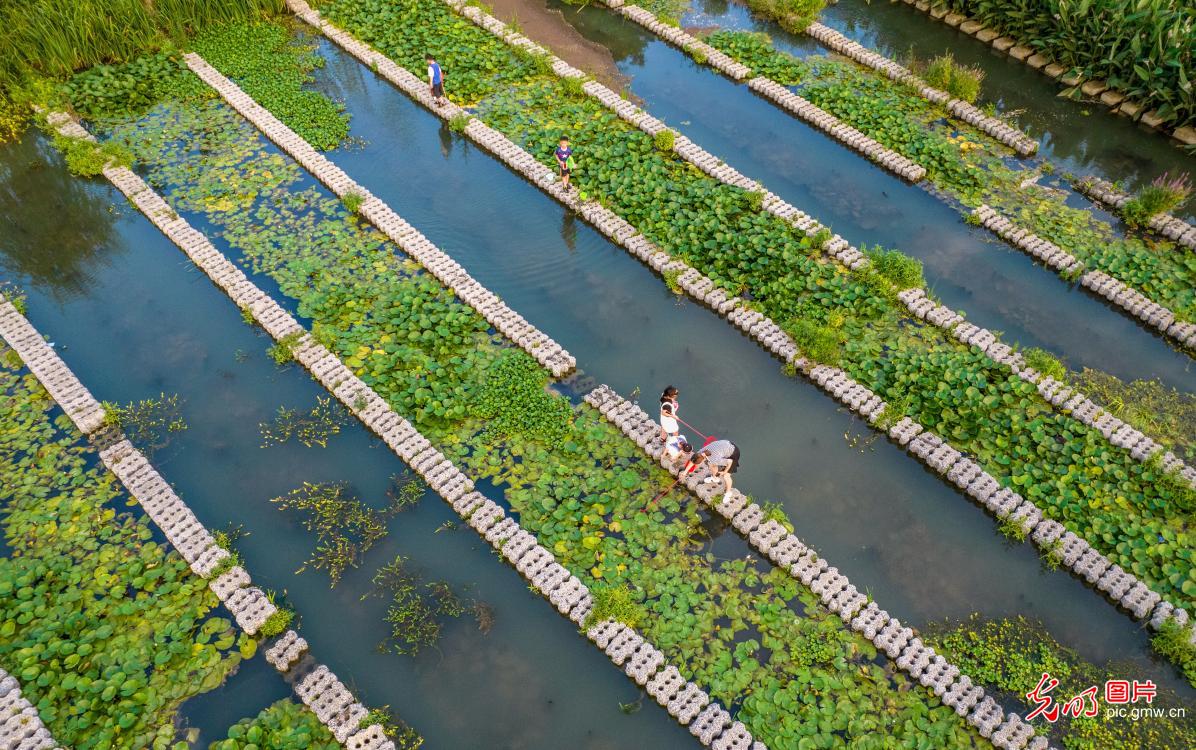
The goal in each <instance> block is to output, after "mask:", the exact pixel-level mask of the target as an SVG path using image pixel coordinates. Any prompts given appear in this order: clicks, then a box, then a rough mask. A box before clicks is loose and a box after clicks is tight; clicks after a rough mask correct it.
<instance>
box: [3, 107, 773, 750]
mask: <svg viewBox="0 0 1196 750" xmlns="http://www.w3.org/2000/svg"><path fill="white" fill-rule="evenodd" d="M63 117H65V115H63V116H60V117H55V118H54V120H53V122H55V123H56V124H58V125H60V130H63V129H65V134H68V135H72V136H73V137H84V136H88V134H87V132H86V131H85V130H83V129H82V127H81V126H79V125H78V124H76V123H74V122H73V121H69V118H66V120H63V119H62V118H63ZM88 137H89V136H88ZM105 176H107V177H108V179H109V180H110V181H111V182H112V183H113V184H114V185H116V186H117V188H119V189H120V190H121V191H122V192H124V193H125V195H126V196H128V197H129V199H130V201H132V202H133V204H134V205H135V206H137V207H138V208H139V209H141V210H142V211H143V212H145V213H146V215H147V216H148V217H149V218H150V220H151V221H153V222H154V224H155V225H157V226H158V228H159V229H161V230H162V231H163V233H164V234H166V236H167V237H169V238H170V239H171V241H173V242H174V243H175V244H176V245H178V246H179V248H180V249H182V250H183V252H184V253H186V254H187V256H188V257H189V258H190V259H191V260H192V261H193V262H194V263H195V265H196V266H198V267H199V268H200V270H202V271H203V272H204V273H205V274H207V275H208V277H209V278H211V279H212V281H213V282H215V283H216V285H217V286H218V287H220V288H221V289H222V290H223V291H225V293H226V294H228V296H229V297H230V298H232V300H233V301H234V302H235V303H236V304H237V305H238V306H239V307H241V308H242V309H248V310H249V311H250V312H252V313H253V316H254V319H255V320H256V321H257V323H258V324H260V325H261V326H262V327H263V328H264V329H265V330H266V331H267V332H268V333H269V334H270V335H271V336H272V337H273V338H274V339H276V340H278V341H280V342H281V341H282V340H283V339H286V340H287V342H288V345H289V346H290V347H291V351H292V354H293V355H294V358H295V360H296V361H297V362H299V363H300V364H301V365H303V366H304V367H305V368H306V369H307V370H309V371H310V372H311V373H312V375H313V377H315V379H316V380H318V381H319V382H320V383H321V384H322V385H324V386H325V387H326V388H327V389H328V391H329V392H331V393H332V394H333V395H334V396H336V398H337V399H338V400H339V401H341V402H342V403H343V404H344V405H345V406H346V407H347V408H348V409H349V411H351V412H352V413H353V414H354V415H355V416H356V417H357V418H358V419H359V420H361V422H362V423H363V424H364V425H365V426H366V427H368V428H369V429H370V430H371V431H372V432H374V433H375V434H376V435H378V437H380V438H381V439H382V440H383V442H385V443H386V445H387V446H388V447H389V448H390V449H391V450H392V451H393V452H394V453H395V455H397V456H398V457H399V458H400V459H402V460H403V462H404V463H406V464H407V465H408V466H410V467H411V468H412V469H414V470H415V471H416V472H417V473H418V474H419V475H420V476H421V477H423V478H424V479H425V480H426V481H427V482H428V484H429V486H430V487H431V488H432V489H433V490H435V491H436V492H437V493H438V494H439V495H440V496H441V497H442V498H444V500H445V501H446V502H448V503H449V504H450V505H451V506H452V508H453V510H455V511H456V512H457V513H458V514H459V515H460V516H461V518H462V519H463V520H464V521H465V522H466V523H468V524H469V525H470V527H472V528H473V529H474V530H475V531H477V533H478V534H479V535H480V536H482V537H483V538H484V539H485V540H486V541H487V542H488V543H490V545H491V546H493V547H494V548H495V551H496V552H497V553H499V554H500V555H501V556H502V557H503V558H504V559H505V560H507V561H508V562H509V563H511V564H512V565H513V566H514V567H515V569H516V570H518V571H519V573H520V574H521V575H522V576H523V577H524V578H525V579H526V580H527V581H528V582H529V583H530V584H531V585H532V586H533V587H534V588H535V589H536V590H538V591H539V592H540V593H541V594H542V595H543V596H544V598H545V599H547V600H548V601H549V602H550V603H551V604H552V605H553V607H555V608H556V609H557V611H559V612H560V613H561V614H562V615H564V616H566V617H568V618H569V619H570V620H571V621H573V622H574V623H575V624H576V625H578V626H584V624H585V623H586V620H587V619H588V617H589V614H590V612H591V610H592V609H593V597H592V596H591V595H590V592H589V589H588V588H587V587H586V586H585V584H583V583H582V582H581V581H580V580H579V579H578V578H577V577H576V576H574V575H573V574H572V573H570V572H569V570H568V569H566V568H565V567H564V566H563V565H561V564H560V563H558V562H557V561H556V557H555V556H554V555H553V554H552V552H551V551H549V550H548V549H547V548H545V547H543V546H542V545H540V544H539V543H538V542H537V541H536V537H535V535H533V534H531V533H530V532H528V531H526V530H524V529H523V528H522V527H521V526H520V525H519V523H518V521H517V520H515V519H514V518H512V517H510V516H508V515H507V514H506V512H505V511H504V510H503V508H502V506H500V505H498V504H497V503H495V502H494V501H493V500H490V499H489V498H487V497H485V496H484V495H482V494H481V493H479V492H476V491H475V490H474V484H473V481H472V480H470V479H469V478H468V477H466V476H465V475H464V474H463V473H462V472H461V471H460V470H459V469H457V468H456V466H454V465H453V463H452V462H451V461H450V460H449V459H448V458H446V457H445V456H444V454H443V453H441V452H440V451H439V450H438V449H436V448H435V447H434V446H433V445H432V444H431V442H430V441H429V440H428V439H427V438H425V437H424V436H423V435H421V434H420V433H419V432H418V431H417V430H416V429H415V428H414V427H413V426H412V425H411V423H410V422H408V421H407V420H406V419H404V418H403V417H401V416H400V415H399V414H398V413H397V412H395V411H394V410H393V409H392V408H391V407H390V405H389V404H388V403H387V402H386V401H385V400H384V399H383V398H382V397H381V396H379V395H378V394H377V393H376V392H374V390H373V389H371V388H370V387H369V386H368V385H367V384H366V383H365V382H364V381H362V380H361V379H360V378H358V377H357V376H356V375H354V374H353V372H352V371H351V370H350V369H349V368H348V367H347V366H346V365H345V364H344V363H343V362H341V361H340V359H339V358H338V357H337V356H336V355H335V354H333V353H332V352H330V351H329V350H328V349H327V348H325V347H324V346H323V345H322V344H320V343H319V342H317V341H316V340H315V339H313V338H312V337H311V335H310V333H308V332H306V331H305V330H304V329H303V327H302V326H301V325H300V324H299V322H298V321H296V320H295V319H294V318H293V317H292V316H291V315H290V314H289V313H287V312H286V311H285V310H283V309H282V308H281V307H280V306H279V305H278V304H277V303H276V302H274V300H273V299H271V298H270V297H269V296H268V295H266V294H265V293H264V292H262V291H261V290H260V289H259V288H258V287H257V286H256V285H254V284H253V282H252V281H250V280H249V278H248V277H246V276H245V275H244V273H242V272H241V271H240V270H239V269H237V268H236V267H235V266H234V265H233V264H232V263H231V262H230V261H229V260H228V259H227V258H225V257H224V255H223V254H221V253H220V251H219V250H217V249H216V248H215V246H213V245H212V244H211V242H209V241H208V240H207V238H206V237H204V235H202V234H201V233H199V232H198V231H196V230H195V229H193V228H192V227H191V226H190V224H189V223H188V222H187V221H186V220H185V219H182V218H180V217H179V216H178V215H177V214H175V213H174V212H173V211H172V210H171V209H170V208H169V206H168V205H167V204H166V202H165V201H163V200H162V198H161V197H159V196H158V195H157V193H155V192H154V191H153V190H152V189H151V188H150V187H149V186H148V185H146V184H145V182H144V181H143V180H141V178H140V177H138V176H137V175H136V174H134V173H133V172H131V171H130V170H128V169H126V168H123V167H121V168H109V169H107V170H105ZM5 304H7V302H5ZM9 307H11V305H10V306H9ZM14 311H15V310H14ZM0 312H2V311H0ZM0 320H2V318H0ZM42 344H43V346H44V345H45V344H44V341H43V342H42ZM101 419H102V417H101ZM149 471H152V468H151V469H149ZM155 473H156V472H155ZM138 476H140V472H138ZM166 491H169V486H167V487H166ZM171 494H173V493H171ZM225 554H227V552H226V553H225ZM210 564H211V565H215V561H213V562H211V563H210ZM209 572H210V568H209ZM248 582H249V576H248V574H247V573H245V571H244V570H243V569H241V568H239V567H237V568H233V569H230V570H229V571H228V572H227V573H225V574H223V575H221V576H219V577H218V578H216V579H215V580H214V581H212V582H211V584H210V585H212V586H213V590H214V591H216V593H217V595H218V596H220V595H222V594H227V593H228V592H230V591H233V592H236V591H244V590H245V586H247V585H248ZM235 596H236V594H235V593H233V594H230V599H231V598H232V597H235ZM226 603H227V602H226ZM267 603H268V602H267ZM239 621H240V620H238V622H239ZM586 636H587V637H588V638H589V639H590V640H591V641H593V642H594V643H596V644H597V645H598V647H599V648H601V649H602V650H603V651H604V652H605V653H606V654H607V656H609V657H610V659H611V661H612V662H614V664H615V665H616V666H618V667H620V668H621V669H622V670H623V672H624V673H626V674H627V675H628V676H629V677H630V678H631V679H633V680H635V682H636V683H637V684H638V685H640V686H642V687H644V688H645V689H646V690H647V691H648V694H649V695H651V696H652V697H653V698H654V699H655V700H656V701H657V702H659V703H660V704H661V705H662V706H663V707H665V709H666V710H667V711H668V712H669V714H670V715H672V716H673V717H674V718H676V719H677V721H678V722H680V723H681V724H682V725H684V726H687V727H689V729H690V732H691V733H692V734H693V735H694V736H695V737H697V738H698V740H699V741H700V742H702V743H703V744H704V745H706V746H708V747H711V748H714V750H768V749H767V747H766V746H765V745H764V743H763V742H759V741H756V740H754V739H753V738H752V736H751V733H750V732H748V730H747V728H746V727H745V726H744V725H743V723H742V722H739V721H734V720H733V717H732V716H731V714H730V712H728V711H727V710H726V709H725V708H723V707H722V706H721V705H719V704H718V702H717V701H713V700H712V699H711V698H710V696H709V694H708V693H707V692H706V691H704V690H703V689H702V688H701V687H700V686H698V685H696V684H694V683H692V682H687V681H686V680H684V678H682V677H681V672H680V670H679V669H678V668H677V667H675V666H673V665H669V664H666V663H665V657H664V654H663V652H661V651H660V650H659V649H657V648H656V647H655V646H653V645H652V644H651V643H650V642H648V641H647V640H646V639H645V638H644V637H643V636H642V635H640V634H639V633H637V632H636V631H635V630H634V629H633V628H630V627H627V626H626V625H624V624H622V623H618V622H615V621H613V620H607V621H603V622H599V623H596V624H593V625H592V626H591V627H590V628H589V629H588V630H587V631H586ZM306 648H307V643H306V641H304V640H303V639H302V638H300V637H299V635H298V634H297V633H295V632H294V631H288V632H287V633H285V634H283V635H282V636H280V637H279V638H278V640H277V641H275V642H274V644H273V645H272V646H271V647H270V648H269V649H267V651H266V659H267V661H269V663H270V664H271V665H273V666H274V667H275V668H276V669H278V670H279V671H280V672H283V673H289V674H291V675H292V676H293V677H294V678H295V692H296V694H297V695H298V696H299V697H300V699H301V700H302V701H303V702H304V704H306V705H307V706H309V707H310V708H311V709H312V711H313V712H315V714H316V716H318V717H319V718H320V720H321V721H322V722H324V723H325V725H326V726H328V728H329V729H330V730H331V731H332V732H333V734H334V735H336V736H337V739H338V740H340V741H341V742H342V743H343V744H344V745H345V747H347V748H349V750H393V749H394V743H393V742H391V741H390V740H389V739H387V738H386V737H385V735H384V734H383V732H382V728H381V727H380V726H379V725H371V726H369V727H367V728H365V729H363V730H360V731H357V729H356V727H357V725H356V723H355V721H360V719H361V717H363V716H365V713H366V709H365V707H364V706H361V705H360V704H357V703H355V702H353V700H352V695H351V693H350V692H349V691H348V689H347V688H346V687H345V686H344V685H343V683H341V682H340V681H339V680H337V679H336V677H335V675H332V674H331V672H330V671H329V670H328V668H327V667H324V666H321V665H316V664H313V663H312V662H311V661H310V659H304V658H302V655H303V653H304V651H305V650H306ZM342 737H344V739H341V738H342Z"/></svg>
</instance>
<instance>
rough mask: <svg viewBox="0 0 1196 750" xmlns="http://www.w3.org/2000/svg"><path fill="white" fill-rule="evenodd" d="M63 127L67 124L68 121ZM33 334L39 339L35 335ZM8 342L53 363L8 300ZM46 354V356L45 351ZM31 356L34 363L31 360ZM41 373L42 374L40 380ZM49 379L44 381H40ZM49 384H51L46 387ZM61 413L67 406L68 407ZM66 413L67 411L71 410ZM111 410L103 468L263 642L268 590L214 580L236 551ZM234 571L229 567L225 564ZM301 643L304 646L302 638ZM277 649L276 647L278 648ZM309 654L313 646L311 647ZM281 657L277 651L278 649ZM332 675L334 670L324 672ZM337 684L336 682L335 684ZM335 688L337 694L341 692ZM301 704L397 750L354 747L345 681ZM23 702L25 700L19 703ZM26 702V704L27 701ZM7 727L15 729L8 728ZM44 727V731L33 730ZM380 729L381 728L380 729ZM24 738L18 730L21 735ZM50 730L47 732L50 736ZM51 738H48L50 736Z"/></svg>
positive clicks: (238, 580)
mask: <svg viewBox="0 0 1196 750" xmlns="http://www.w3.org/2000/svg"><path fill="white" fill-rule="evenodd" d="M60 122H61V121H60ZM30 331H32V334H30ZM0 335H2V336H4V339H5V340H6V341H7V342H8V343H10V346H12V347H13V349H16V350H17V353H18V354H19V355H20V356H22V360H24V361H25V362H26V365H28V364H29V362H30V361H37V360H41V361H42V362H43V366H44V362H45V361H47V356H45V355H44V350H50V352H51V353H53V350H51V349H50V347H49V344H47V343H45V341H44V339H42V336H41V335H39V334H37V333H36V330H35V329H33V328H32V325H30V323H29V321H26V319H25V317H24V316H22V315H20V313H19V312H17V309H16V307H13V306H12V304H10V303H8V300H0ZM39 349H41V352H39ZM26 356H28V358H29V359H26ZM57 362H59V364H57V366H55V367H54V368H53V376H51V380H53V382H57V383H60V384H69V385H71V386H72V388H73V389H74V391H75V392H81V394H86V397H87V398H91V394H89V392H87V390H86V388H84V385H83V384H81V383H80V382H79V380H78V378H75V376H74V373H73V372H71V370H69V368H67V366H66V364H63V362H62V360H61V359H59V360H57ZM35 374H37V373H35ZM37 377H38V379H39V380H41V376H37ZM42 383H43V384H45V380H42ZM60 406H62V404H61V403H60ZM63 409H65V410H66V407H63ZM67 414H68V415H69V416H71V419H72V420H74V416H75V413H72V411H69V410H68V411H67ZM102 421H103V409H100V423H94V422H93V420H87V421H84V422H80V421H75V425H77V426H78V427H79V429H80V431H81V432H84V434H85V435H87V438H89V439H91V440H92V443H93V444H94V445H96V446H97V447H99V449H100V451H99V457H100V461H103V462H104V465H105V467H108V469H109V470H110V471H111V472H112V474H115V475H116V477H117V478H118V480H120V481H121V483H122V484H123V486H124V488H126V489H127V490H128V492H129V494H130V495H133V498H134V499H136V501H138V504H139V505H141V507H142V510H144V511H145V512H146V516H148V517H149V519H151V520H152V522H153V523H154V524H157V525H158V528H159V529H161V531H163V533H165V535H166V538H167V539H169V541H170V543H171V545H173V547H175V549H177V550H178V553H179V554H181V555H182V556H183V559H184V560H185V561H187V563H188V565H189V566H190V568H191V572H193V573H195V574H196V575H199V577H200V578H201V579H205V580H207V581H208V587H209V589H210V590H212V592H213V593H215V594H216V597H218V598H219V599H220V602H221V603H222V604H224V605H225V608H226V609H227V610H228V611H230V612H232V615H233V617H234V618H236V621H237V624H238V626H239V627H240V628H242V629H243V630H245V633H248V634H249V635H256V634H257V633H258V630H260V629H261V627H262V626H263V624H264V623H266V621H267V620H269V617H270V615H273V614H274V612H275V611H276V608H275V606H274V604H273V603H271V602H270V600H269V598H268V597H267V596H266V593H264V592H263V591H262V590H261V589H258V587H256V586H254V585H251V581H250V578H249V573H246V572H245V569H244V568H243V567H240V566H233V567H230V568H228V569H227V571H225V572H224V573H220V574H219V575H213V573H214V572H215V571H216V569H218V566H220V563H221V561H222V560H225V559H227V557H228V550H226V549H224V548H221V547H219V545H218V544H216V543H215V539H214V538H213V537H212V535H210V533H209V532H208V530H207V529H206V528H205V526H203V524H202V523H200V520H199V519H197V518H196V517H195V514H194V513H193V512H191V510H190V508H189V507H187V504H184V502H183V501H182V500H181V499H179V498H178V495H177V494H175V490H173V489H172V488H171V486H170V484H169V483H167V482H166V480H164V478H163V476H161V475H160V474H158V471H157V470H155V469H154V468H153V467H152V465H151V464H149V462H148V461H147V459H146V457H145V456H144V455H142V453H141V452H140V451H138V450H136V449H135V447H134V446H133V444H132V443H129V440H128V439H127V438H124V435H122V434H118V433H117V432H116V431H115V429H114V428H111V427H103V426H102ZM225 565H227V563H225ZM288 638H297V636H295V634H294V632H293V630H291V632H288V633H287V634H286V635H285V636H282V639H280V641H279V642H283V641H286V639H288ZM299 640H300V641H301V640H303V639H299ZM275 647H276V646H275ZM304 647H306V644H304ZM271 651H273V648H271ZM267 658H268V659H269V660H270V664H274V665H275V666H277V667H279V671H280V672H286V671H287V670H285V669H282V667H281V666H280V665H279V664H277V663H276V661H275V660H274V659H270V658H269V653H268V657H267ZM322 669H324V671H325V672H327V671H328V670H327V667H322ZM331 679H332V681H335V679H336V678H335V676H334V677H332V678H331ZM334 688H335V690H334ZM0 693H4V682H2V681H0ZM297 693H299V695H300V697H301V699H303V700H304V702H305V703H307V705H309V706H310V707H312V709H313V711H316V706H315V705H313V702H312V701H323V702H324V703H323V705H325V706H327V705H329V701H331V699H332V696H334V694H335V696H336V700H337V701H338V702H337V706H338V708H337V711H336V712H331V711H325V712H323V713H322V712H321V711H316V714H317V715H318V717H319V720H321V721H322V722H324V725H325V726H328V728H329V730H330V731H331V732H332V734H334V736H335V737H336V739H337V740H338V742H341V743H342V744H344V743H348V746H355V748H361V750H393V749H395V744H393V743H392V742H390V740H388V739H385V737H383V738H382V740H380V742H373V743H366V744H353V742H354V739H355V738H358V736H359V734H364V732H362V731H360V730H359V727H358V722H359V721H360V720H361V718H364V717H365V714H366V709H365V708H364V707H361V706H360V705H359V703H355V702H354V701H353V699H352V695H350V694H349V693H348V690H347V689H346V688H344V685H342V684H341V683H340V681H336V682H335V685H332V684H331V683H329V685H328V690H323V689H322V690H319V691H316V693H313V694H311V695H305V694H303V693H301V691H299V690H298V689H297ZM341 696H348V699H347V700H346V701H341V700H340V697H341ZM14 697H16V699H20V695H19V693H18V694H17V695H16V696H14ZM22 700H23V699H22ZM5 701H6V697H0V707H2V705H4V703H5ZM4 726H5V727H7V724H5V725H4ZM33 728H36V727H33ZM378 728H380V727H378ZM4 731H5V730H4V728H0V748H17V746H19V748H22V749H24V748H26V746H28V748H30V749H33V748H44V746H48V745H44V744H28V745H26V744H19V745H18V744H12V745H7V744H5V743H4V737H5V734H4ZM14 731H16V730H14ZM43 731H44V730H43ZM47 736H48V734H47ZM30 737H31V738H35V737H36V738H41V737H42V736H41V734H39V733H36V732H33V733H31V734H30ZM29 742H30V743H33V742H35V739H30V740H29Z"/></svg>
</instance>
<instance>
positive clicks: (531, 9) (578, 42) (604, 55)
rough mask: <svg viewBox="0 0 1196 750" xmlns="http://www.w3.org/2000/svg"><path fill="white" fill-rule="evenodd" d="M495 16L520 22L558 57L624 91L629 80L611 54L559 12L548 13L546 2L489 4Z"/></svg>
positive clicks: (491, 1)
mask: <svg viewBox="0 0 1196 750" xmlns="http://www.w3.org/2000/svg"><path fill="white" fill-rule="evenodd" d="M487 4H488V5H490V6H492V7H493V9H494V10H493V14H494V15H495V16H497V17H498V18H500V19H502V20H503V21H505V22H508V23H509V22H511V21H515V20H517V21H518V22H519V26H520V28H521V30H522V31H523V34H524V35H525V36H527V37H529V38H531V39H532V40H534V41H536V42H539V43H540V44H542V45H544V46H545V47H548V48H549V49H551V50H552V51H553V52H554V53H555V54H556V55H557V56H558V57H560V58H561V59H563V60H564V61H565V62H567V63H569V64H570V65H572V66H573V67H575V68H580V69H582V70H584V71H585V72H587V73H589V74H590V75H592V76H594V78H595V79H597V80H598V81H600V82H601V83H603V84H604V85H606V86H609V87H610V88H612V89H614V90H615V91H622V90H623V88H624V87H625V86H626V85H627V77H626V76H624V75H623V74H621V73H620V72H619V69H618V68H617V67H616V66H615V60H614V58H613V57H612V56H611V54H610V50H608V49H606V47H603V46H602V45H600V44H597V43H595V42H591V41H589V40H588V39H586V38H585V37H583V36H582V35H581V34H579V33H577V30H576V29H574V28H573V27H572V26H570V25H569V23H568V22H567V21H566V20H565V17H564V15H563V14H562V13H561V11H559V10H549V8H548V7H547V6H546V5H545V3H544V0H487Z"/></svg>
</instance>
